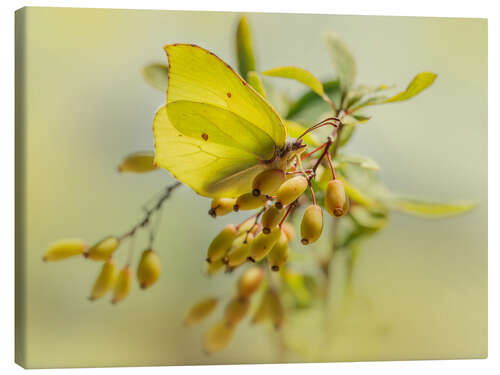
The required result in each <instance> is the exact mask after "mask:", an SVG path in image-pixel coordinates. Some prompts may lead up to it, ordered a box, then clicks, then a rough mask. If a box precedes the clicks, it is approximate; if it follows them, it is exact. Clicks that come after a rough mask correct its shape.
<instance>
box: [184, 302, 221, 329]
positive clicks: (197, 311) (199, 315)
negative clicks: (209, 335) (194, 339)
mask: <svg viewBox="0 0 500 375" xmlns="http://www.w3.org/2000/svg"><path fill="white" fill-rule="evenodd" d="M217 302H218V300H217V298H213V297H212V298H206V299H204V300H202V301H200V302H198V303H196V304H195V305H193V306H192V307H191V308H190V309H189V311H188V313H187V314H186V318H185V319H184V324H185V325H187V326H190V325H193V324H195V323H198V322H200V321H202V320H203V319H205V318H206V317H207V316H208V315H210V313H211V312H212V311H214V309H215V307H216V306H217Z"/></svg>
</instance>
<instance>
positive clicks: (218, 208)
mask: <svg viewBox="0 0 500 375" xmlns="http://www.w3.org/2000/svg"><path fill="white" fill-rule="evenodd" d="M235 203H236V199H234V198H215V199H214V200H212V205H211V207H210V210H209V211H208V213H209V215H210V216H212V217H217V216H224V215H227V214H228V213H230V212H233V207H234V204H235Z"/></svg>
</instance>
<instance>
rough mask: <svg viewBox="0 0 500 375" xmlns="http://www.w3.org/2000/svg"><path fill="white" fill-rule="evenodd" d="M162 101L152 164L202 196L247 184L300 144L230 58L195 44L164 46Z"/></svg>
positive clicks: (236, 191) (228, 193) (244, 188)
mask: <svg viewBox="0 0 500 375" xmlns="http://www.w3.org/2000/svg"><path fill="white" fill-rule="evenodd" d="M165 51H166V53H167V57H168V63H169V72H168V73H169V78H168V88H167V103H166V105H165V106H163V107H162V108H160V109H159V110H158V112H157V113H156V116H155V119H154V123H153V129H154V136H155V164H156V165H157V166H159V167H161V168H164V169H167V170H168V171H170V172H171V173H172V174H173V175H174V177H176V178H177V179H178V180H180V181H181V182H183V183H184V184H186V185H188V186H190V187H191V188H192V189H193V190H194V191H195V192H197V193H198V194H200V195H203V196H206V197H212V198H217V197H236V196H239V195H242V194H245V193H248V192H250V191H251V186H252V180H253V179H254V177H255V176H256V175H257V174H258V173H260V172H262V171H264V170H266V169H270V168H279V169H281V170H286V169H287V167H288V165H289V164H290V163H291V162H292V160H294V159H295V158H296V157H297V155H298V154H299V153H300V152H301V151H302V150H303V149H304V148H305V145H304V144H302V141H301V140H298V141H296V140H293V141H288V142H287V133H286V128H285V125H284V121H283V119H282V118H281V117H280V116H279V114H278V113H277V112H276V111H275V110H274V109H273V108H272V106H271V105H270V104H269V103H268V102H267V100H266V99H264V98H263V97H262V96H261V95H260V94H259V93H257V91H255V90H254V89H253V88H252V87H251V86H250V85H249V84H248V83H247V82H246V81H245V80H244V79H243V78H241V77H240V76H239V75H238V74H237V73H236V72H235V71H234V70H233V69H232V68H231V67H230V66H229V65H228V64H227V63H225V62H224V61H222V60H221V59H220V58H218V57H217V56H215V55H214V54H213V53H212V52H210V51H207V50H205V49H203V48H201V47H199V46H196V45H192V44H171V45H167V46H166V47H165Z"/></svg>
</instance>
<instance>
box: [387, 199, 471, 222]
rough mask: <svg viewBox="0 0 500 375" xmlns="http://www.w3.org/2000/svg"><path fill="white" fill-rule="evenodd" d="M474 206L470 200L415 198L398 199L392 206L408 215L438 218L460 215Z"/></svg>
mask: <svg viewBox="0 0 500 375" xmlns="http://www.w3.org/2000/svg"><path fill="white" fill-rule="evenodd" d="M474 207H476V204H475V203H472V202H457V203H433V202H426V201H421V200H416V199H398V200H397V201H396V203H395V207H394V208H395V209H396V210H398V211H401V212H404V213H406V214H410V215H415V216H420V217H427V218H432V217H434V218H439V217H446V216H453V215H460V214H462V213H465V212H467V211H470V210H472V209H473V208H474Z"/></svg>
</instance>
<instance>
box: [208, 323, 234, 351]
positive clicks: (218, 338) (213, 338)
mask: <svg viewBox="0 0 500 375" xmlns="http://www.w3.org/2000/svg"><path fill="white" fill-rule="evenodd" d="M234 327H235V326H231V325H228V324H226V322H225V321H222V322H218V323H216V324H214V325H213V326H212V327H211V328H210V329H209V330H208V331H207V333H206V334H205V338H204V340H203V346H204V349H205V351H206V352H207V353H209V354H210V353H215V352H218V351H221V350H222V349H224V348H225V347H226V346H227V345H228V344H229V343H230V342H231V339H232V338H233V334H234Z"/></svg>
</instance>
